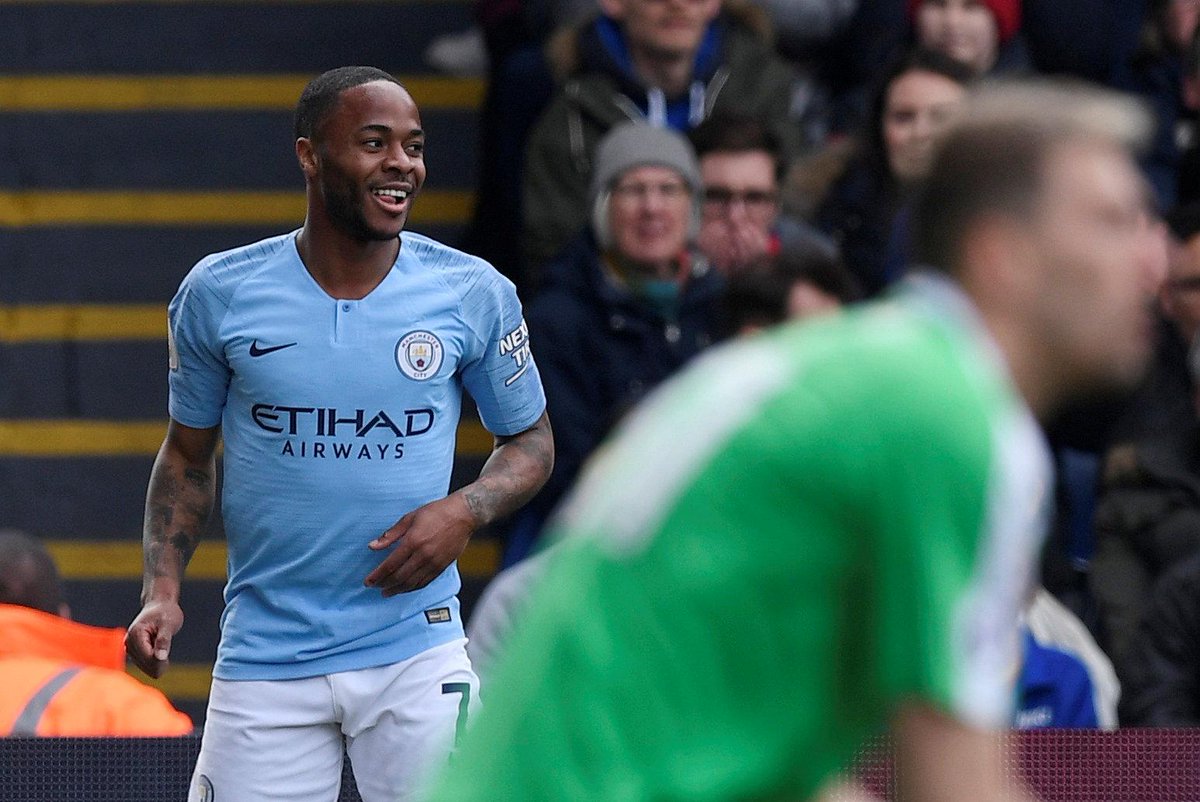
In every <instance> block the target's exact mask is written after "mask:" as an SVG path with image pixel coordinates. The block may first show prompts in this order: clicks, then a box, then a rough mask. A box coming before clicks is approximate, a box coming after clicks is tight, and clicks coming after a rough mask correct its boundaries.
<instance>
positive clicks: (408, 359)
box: [396, 331, 442, 381]
mask: <svg viewBox="0 0 1200 802" xmlns="http://www.w3.org/2000/svg"><path fill="white" fill-rule="evenodd" d="M396 364H397V365H398V366H399V368H400V372H401V373H403V374H404V375H405V376H407V377H408V378H410V379H416V380H417V381H425V380H426V379H429V378H432V377H433V376H434V375H436V374H437V372H438V368H440V367H441V366H442V341H441V340H439V339H438V338H437V337H436V336H435V335H434V334H433V333H432V332H429V331H410V332H409V333H408V334H405V335H404V336H403V337H401V338H400V342H398V343H396Z"/></svg>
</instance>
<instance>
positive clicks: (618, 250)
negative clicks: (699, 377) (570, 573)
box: [505, 123, 722, 564]
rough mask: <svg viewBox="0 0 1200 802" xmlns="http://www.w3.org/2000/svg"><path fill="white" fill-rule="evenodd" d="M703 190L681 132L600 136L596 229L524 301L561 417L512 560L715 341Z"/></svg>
mask: <svg viewBox="0 0 1200 802" xmlns="http://www.w3.org/2000/svg"><path fill="white" fill-rule="evenodd" d="M700 194H701V183H700V169H699V166H698V165H697V163H696V157H695V155H694V153H693V151H692V147H691V144H690V143H688V141H687V140H686V139H685V138H684V137H683V136H682V135H680V134H678V133H676V132H674V131H672V130H669V129H664V128H656V127H653V126H650V125H648V124H645V123H627V124H622V125H619V126H617V127H615V128H613V129H612V130H611V131H610V132H609V133H608V134H606V135H605V137H604V138H603V139H602V140H601V141H600V143H599V145H598V148H597V150H596V157H595V160H594V172H593V174H592V176H591V182H590V187H589V200H590V203H591V210H592V215H591V225H590V226H588V227H587V228H586V229H585V230H584V231H581V232H579V235H578V237H577V238H576V239H575V240H574V241H573V242H572V243H571V244H570V245H569V246H568V247H567V249H566V250H564V251H563V252H562V253H561V254H560V255H559V256H558V258H556V259H555V260H553V261H551V262H550V263H549V264H548V265H547V269H546V274H545V282H544V284H543V285H542V289H541V291H540V292H539V293H538V294H537V295H536V296H535V297H534V298H533V299H532V301H530V302H529V303H528V304H527V305H526V320H527V322H528V324H529V336H530V345H531V348H532V349H533V350H534V354H535V358H536V359H537V363H538V370H539V372H540V373H541V377H542V385H543V386H544V387H545V389H546V400H547V404H548V407H549V409H550V414H551V415H553V416H555V417H554V439H555V465H554V472H553V473H552V474H551V477H550V481H549V482H548V483H547V484H546V486H545V487H544V488H543V490H542V492H541V493H539V494H538V496H537V497H536V498H534V500H533V501H532V502H531V503H530V504H529V505H528V506H527V507H526V508H525V509H523V510H522V511H521V512H520V513H518V517H517V519H516V520H515V521H514V522H513V524H512V526H511V527H510V529H509V531H508V534H507V541H508V542H507V546H506V552H505V563H506V564H511V563H513V562H515V561H516V560H517V559H519V558H521V557H522V556H524V555H525V554H526V553H527V552H528V551H529V549H530V547H531V546H532V545H533V543H534V542H535V541H536V539H537V536H538V533H539V532H540V530H541V528H542V525H543V523H544V522H545V520H546V518H547V516H548V515H549V514H550V512H551V510H552V509H553V507H554V505H555V504H556V503H557V501H558V499H559V498H560V497H561V495H562V493H563V492H564V491H565V490H566V489H567V488H568V487H569V486H570V484H571V483H572V482H573V481H574V478H575V475H576V473H577V472H578V470H579V468H580V466H581V465H582V463H583V461H584V460H585V459H586V458H587V456H588V455H589V454H590V453H591V452H592V450H593V449H594V448H595V447H596V446H597V445H598V444H599V442H600V440H601V439H602V438H603V437H604V435H605V434H606V433H607V432H608V430H609V428H610V427H611V426H612V424H613V423H614V422H615V421H616V420H617V419H618V418H620V417H621V415H623V414H624V413H625V412H626V411H627V410H628V409H629V408H630V407H631V406H633V405H634V404H635V403H637V402H638V401H639V400H640V399H641V397H642V396H644V395H645V394H646V393H647V392H649V390H650V389H651V388H653V387H654V386H655V385H657V384H658V383H659V382H660V381H662V380H663V379H665V378H666V377H667V376H669V375H670V374H672V373H674V372H675V371H676V370H677V369H678V368H679V367H680V366H682V365H683V364H684V363H685V362H686V361H687V360H689V359H691V358H692V357H693V356H694V355H695V354H696V353H697V352H699V351H700V350H701V349H703V348H704V347H705V346H707V345H708V344H709V343H711V342H712V341H713V339H714V337H715V335H714V332H715V330H716V325H717V323H716V317H717V306H718V302H719V299H720V294H721V290H722V280H721V278H720V277H719V276H718V275H717V273H716V271H714V270H709V269H708V267H707V263H705V262H704V261H703V260H702V259H696V258H693V252H692V249H691V243H692V240H693V239H694V238H695V235H696V232H697V230H698V222H699V202H700Z"/></svg>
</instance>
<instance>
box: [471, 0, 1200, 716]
mask: <svg viewBox="0 0 1200 802" xmlns="http://www.w3.org/2000/svg"><path fill="white" fill-rule="evenodd" d="M478 8H479V12H480V13H479V17H478V18H479V21H480V26H481V29H482V32H483V41H485V42H486V45H487V54H486V55H487V59H486V61H487V63H488V65H489V66H488V77H489V82H488V98H487V101H486V108H485V110H484V120H483V125H482V138H481V142H480V164H481V174H482V182H481V185H480V188H479V198H478V206H477V210H476V215H475V218H474V220H473V222H472V226H471V229H470V232H469V235H468V242H467V247H468V248H469V249H474V250H475V251H476V252H478V253H479V254H480V255H482V256H484V257H485V258H488V259H490V260H492V261H493V262H494V263H495V264H496V266H497V267H498V268H499V269H500V270H501V272H503V273H505V274H506V275H508V276H509V277H510V278H511V279H512V280H513V281H514V282H515V283H516V284H517V286H518V289H519V291H520V294H521V296H522V299H523V301H524V303H525V305H526V309H527V313H528V318H529V323H530V331H531V342H532V343H533V347H534V353H535V355H536V358H537V360H538V363H539V365H540V366H541V369H542V371H543V377H544V379H545V383H546V392H547V397H548V403H549V409H550V413H551V418H552V420H553V422H554V428H555V433H556V440H557V443H558V454H559V464H558V466H557V467H556V469H555V477H554V479H552V480H551V482H550V483H549V484H548V485H547V488H546V490H545V491H543V494H542V496H541V497H539V498H538V499H535V501H534V502H533V504H532V505H530V507H529V508H527V509H526V510H525V511H524V512H523V513H521V514H520V515H519V516H518V517H517V518H516V519H515V520H514V521H512V522H510V524H509V527H508V530H507V533H506V534H507V545H506V560H505V563H506V565H512V564H514V563H516V562H518V561H519V560H520V559H521V558H523V557H524V556H526V555H527V554H529V553H530V552H531V551H533V550H535V549H536V548H537V547H538V544H539V533H540V530H541V527H542V525H543V524H544V523H545V521H546V520H547V518H548V517H549V516H550V515H551V514H552V511H553V509H554V507H555V504H556V502H557V501H558V500H559V499H560V498H561V496H562V494H563V493H564V492H565V490H566V489H567V488H568V487H569V486H570V484H571V482H572V481H573V479H574V477H575V475H576V474H577V472H578V470H579V468H580V466H581V465H582V464H583V462H584V461H585V460H586V458H587V457H588V455H589V454H590V453H591V452H592V451H593V450H594V449H595V448H596V447H597V446H598V444H599V443H600V442H601V440H602V439H603V437H604V435H605V433H606V432H607V431H608V430H609V429H610V428H611V426H612V425H613V423H614V422H615V420H616V419H617V418H618V417H620V416H621V415H622V414H623V413H624V412H625V411H626V410H627V409H628V408H629V407H630V406H631V405H632V404H633V403H635V402H636V401H637V400H638V399H639V398H640V397H641V396H643V395H644V394H645V393H647V392H648V391H649V390H650V389H652V388H653V387H654V386H655V385H656V384H657V383H659V382H660V381H662V380H663V379H665V378H666V377H667V376H668V375H669V374H670V373H672V372H674V371H675V370H677V369H678V368H679V367H681V366H682V365H683V364H684V363H685V362H687V361H688V360H690V359H691V358H692V357H693V356H694V355H696V354H697V353H698V352H699V351H701V350H702V349H704V348H705V347H707V346H708V345H709V344H710V343H715V342H717V341H719V340H720V339H722V338H724V337H729V336H736V335H741V334H745V333H747V332H752V331H754V330H757V329H759V328H762V327H765V326H768V325H772V324H774V323H776V322H778V321H780V320H782V319H784V318H787V317H796V316H803V315H807V314H810V313H813V312H818V311H825V310H828V309H836V308H840V307H842V306H843V305H845V304H853V303H855V302H857V301H859V300H862V299H871V298H875V297H878V296H881V295H883V294H885V293H887V292H888V290H889V288H890V287H891V286H892V285H893V284H895V282H897V281H898V280H899V279H900V278H902V277H903V276H904V274H905V273H906V272H907V271H908V270H910V269H911V266H910V257H909V253H908V239H909V232H908V219H909V215H910V211H909V210H910V206H911V204H912V202H913V200H914V198H915V197H916V195H917V193H919V191H920V183H921V178H922V175H923V171H924V170H925V169H927V167H928V164H929V159H930V154H931V152H932V148H933V145H934V142H935V141H936V138H937V136H938V133H939V131H940V130H942V129H943V128H944V127H945V126H946V125H947V124H948V122H949V121H951V120H952V119H953V117H954V114H955V111H956V108H957V107H958V105H959V104H960V103H961V102H962V101H963V99H964V98H965V97H966V96H967V94H968V93H969V92H971V91H972V87H973V86H974V85H975V84H976V83H977V82H979V81H987V80H992V79H998V78H999V79H1002V78H1005V77H1036V76H1038V75H1053V76H1059V77H1064V76H1065V77H1068V78H1071V79H1075V80H1078V81H1087V82H1092V83H1098V84H1103V85H1107V86H1109V87H1113V88H1116V89H1119V90H1122V91H1126V92H1129V93H1133V94H1135V95H1137V96H1139V97H1140V98H1141V99H1142V100H1143V101H1144V102H1145V103H1146V104H1147V106H1148V107H1149V108H1150V109H1151V111H1152V113H1153V115H1154V118H1155V120H1156V135H1155V138H1154V142H1153V145H1152V147H1151V148H1150V149H1149V150H1148V152H1146V153H1145V154H1144V155H1143V159H1142V167H1143V170H1144V175H1145V179H1146V188H1147V195H1148V197H1149V203H1148V206H1149V208H1150V209H1151V210H1152V212H1151V216H1150V217H1149V218H1148V219H1147V221H1146V227H1147V236H1155V237H1163V238H1164V240H1165V239H1167V237H1166V236H1165V235H1164V231H1163V226H1162V225H1161V224H1160V223H1159V221H1158V220H1157V219H1153V218H1154V217H1155V216H1156V215H1157V216H1161V218H1162V219H1164V220H1166V221H1168V222H1169V223H1170V231H1169V235H1170V236H1169V240H1170V243H1171V245H1170V249H1169V253H1164V255H1163V261H1164V262H1165V263H1167V266H1169V273H1168V275H1166V276H1165V278H1164V281H1163V283H1162V287H1161V290H1160V293H1159V298H1160V313H1161V315H1160V318H1161V326H1160V331H1159V338H1158V347H1157V355H1156V358H1155V360H1154V363H1153V365H1152V367H1151V369H1150V371H1149V374H1148V376H1147V378H1146V380H1145V382H1144V383H1143V386H1142V387H1141V388H1140V389H1139V390H1138V391H1137V392H1136V393H1135V394H1134V395H1133V396H1132V397H1126V398H1108V399H1100V400H1099V401H1098V402H1097V405H1096V407H1094V408H1092V407H1089V408H1088V409H1086V410H1079V411H1077V412H1076V413H1075V414H1074V415H1070V414H1068V415H1067V416H1065V419H1064V420H1058V421H1053V422H1048V426H1049V429H1048V432H1047V434H1048V436H1049V438H1050V441H1051V444H1052V445H1053V446H1054V448H1055V453H1056V455H1057V457H1058V461H1059V467H1060V478H1059V480H1058V481H1059V487H1058V488H1057V501H1058V515H1057V516H1056V523H1055V526H1054V528H1053V533H1052V537H1051V538H1050V539H1049V541H1048V545H1047V555H1046V560H1045V565H1046V566H1047V567H1046V574H1045V576H1044V578H1043V581H1044V584H1045V585H1046V588H1048V590H1049V591H1050V593H1052V594H1053V595H1054V596H1055V597H1057V598H1058V599H1059V600H1061V601H1062V602H1063V603H1065V606H1062V605H1060V606H1061V608H1062V609H1061V612H1063V613H1064V614H1065V616H1067V617H1074V618H1075V619H1076V621H1077V622H1078V621H1082V622H1083V624H1086V628H1083V627H1082V625H1081V626H1080V628H1079V631H1082V632H1083V633H1084V634H1085V635H1087V636H1088V637H1094V641H1091V642H1088V643H1084V640H1085V639H1082V638H1078V637H1075V636H1074V635H1075V634H1077V632H1076V630H1075V629H1071V632H1072V633H1073V635H1072V637H1071V638H1069V639H1068V640H1069V643H1068V644H1067V646H1065V647H1063V649H1061V650H1059V651H1065V652H1066V653H1068V654H1070V655H1074V657H1073V658H1071V659H1070V660H1067V661H1066V662H1064V661H1063V660H1061V659H1060V657H1061V655H1060V654H1059V652H1055V656H1052V658H1051V659H1049V660H1046V659H1045V658H1046V655H1047V654H1049V652H1047V651H1046V650H1047V649H1049V650H1051V651H1053V650H1056V649H1059V647H1060V646H1062V644H1058V643H1057V642H1054V639H1053V638H1050V639H1049V640H1047V638H1046V637H1044V631H1043V632H1042V633H1041V634H1040V635H1039V633H1038V632H1037V631H1033V630H1029V631H1027V633H1026V637H1027V639H1028V648H1029V652H1030V655H1031V662H1030V664H1029V665H1028V666H1026V669H1027V670H1029V671H1031V672H1035V673H1034V674H1030V675H1029V677H1028V679H1029V680H1030V681H1031V682H1035V681H1036V682H1041V681H1043V680H1044V679H1045V676H1046V674H1045V671H1046V670H1048V669H1047V668H1046V667H1047V666H1057V667H1059V668H1062V667H1063V666H1067V668H1063V671H1065V672H1066V673H1065V674H1064V676H1067V675H1068V674H1070V673H1071V672H1074V673H1075V674H1076V675H1078V674H1079V673H1080V672H1083V675H1084V676H1086V677H1087V678H1088V679H1087V681H1088V686H1087V687H1090V688H1093V690H1094V689H1095V688H1097V687H1100V688H1102V689H1103V690H1102V691H1095V692H1094V693H1093V694H1092V696H1093V697H1095V699H1094V701H1095V704H1094V705H1087V706H1085V707H1086V708H1087V712H1086V714H1085V713H1082V712H1079V711H1082V710H1083V708H1081V707H1079V706H1078V704H1077V702H1078V699H1080V698H1082V696H1081V695H1080V694H1079V693H1075V697H1074V698H1075V699H1076V702H1072V703H1070V704H1069V705H1067V707H1071V706H1072V705H1074V707H1073V708H1072V709H1076V708H1077V709H1076V712H1077V713H1078V715H1068V714H1063V712H1062V710H1058V711H1057V712H1055V713H1054V714H1053V715H1051V714H1050V713H1047V712H1046V710H1044V709H1042V707H1039V704H1037V703H1036V700H1037V699H1038V698H1042V697H1039V696H1037V694H1036V693H1035V694H1034V696H1033V697H1031V699H1033V701H1029V700H1026V701H1028V702H1029V704H1028V705H1026V706H1025V708H1023V709H1024V711H1025V712H1024V713H1023V714H1022V715H1023V717H1022V718H1020V720H1019V721H1018V722H1017V723H1021V722H1024V723H1025V724H1027V725H1031V726H1034V725H1037V722H1051V721H1053V722H1056V723H1059V724H1061V723H1063V722H1065V721H1075V722H1077V723H1078V722H1084V723H1095V724H1099V725H1104V726H1112V725H1114V724H1115V723H1116V721H1115V715H1114V713H1113V709H1114V708H1115V696H1116V691H1115V690H1114V689H1113V688H1114V686H1115V684H1116V683H1115V681H1110V680H1111V676H1112V673H1113V672H1112V669H1111V668H1109V667H1108V664H1107V662H1106V661H1107V659H1108V658H1111V659H1112V661H1113V663H1114V664H1115V667H1116V671H1115V673H1116V676H1118V677H1119V678H1120V680H1121V683H1122V684H1127V683H1134V684H1136V685H1137V687H1138V688H1141V687H1143V686H1145V685H1146V684H1147V683H1149V684H1150V685H1153V684H1154V680H1153V678H1152V677H1151V678H1149V679H1148V678H1147V677H1148V676H1149V673H1148V669H1147V665H1151V666H1153V665H1158V666H1162V665H1164V664H1165V663H1166V662H1167V661H1166V660H1165V659H1164V658H1163V657H1162V656H1161V651H1162V648H1163V646H1162V644H1163V642H1164V640H1163V639H1164V638H1165V637H1166V636H1165V635H1163V632H1164V630H1165V629H1166V628H1167V624H1166V623H1164V621H1163V619H1164V617H1166V613H1164V612H1163V609H1162V608H1163V607H1164V605H1167V604H1169V603H1170V600H1173V599H1174V600H1177V599H1178V598H1180V597H1181V596H1184V597H1186V596H1187V592H1186V591H1187V588H1188V587H1191V586H1193V585H1192V584H1189V583H1195V582H1197V581H1200V579H1198V577H1200V562H1197V561H1196V560H1190V561H1189V560H1188V559H1187V558H1189V557H1191V556H1193V555H1195V554H1198V553H1200V549H1197V544H1198V543H1200V535H1198V534H1197V533H1198V532H1200V490H1197V488H1200V460H1197V459H1196V455H1195V454H1193V453H1192V452H1194V451H1195V449H1196V443H1197V442H1200V441H1197V439H1196V438H1197V435H1196V427H1197V425H1198V424H1197V416H1196V412H1195V409H1196V401H1195V398H1194V390H1193V388H1194V387H1195V384H1196V382H1195V378H1194V376H1195V373H1194V372H1189V370H1188V361H1187V355H1188V352H1189V348H1191V346H1192V344H1193V342H1194V340H1195V339H1196V332H1197V328H1200V312H1197V311H1196V309H1197V308H1200V307H1198V304H1200V302H1198V301H1197V300H1196V298H1197V297H1200V258H1197V256H1196V254H1197V253H1200V246H1198V245H1197V244H1196V243H1197V242H1200V235H1198V232H1200V206H1197V205H1196V204H1197V203H1198V202H1200V134H1198V133H1197V131H1198V128H1197V119H1198V118H1200V37H1198V36H1197V27H1198V21H1200V2H1196V0H1116V1H1115V2H1114V1H1113V0H1024V1H1023V2H1022V0H872V2H857V1H856V0H600V2H599V4H598V5H595V6H592V5H591V4H589V3H581V2H553V0H479V3H478ZM650 244H653V245H654V247H658V248H665V249H666V250H664V251H661V252H659V253H657V254H656V255H654V256H653V257H650V256H648V255H647V253H648V252H647V251H646V248H648V247H650ZM1131 269H1132V267H1131ZM1193 351H1194V349H1193ZM1189 565H1190V567H1189ZM1160 576H1170V577H1172V580H1171V581H1172V582H1173V585H1171V587H1169V588H1166V589H1162V588H1157V584H1158V583H1157V580H1158V579H1159V578H1160ZM1164 581H1166V580H1164ZM1156 588H1157V589H1156ZM1042 592H1043V593H1045V591H1042ZM1192 595H1194V594H1192ZM484 606H485V607H486V605H484ZM1041 606H1042V607H1045V604H1044V603H1043V604H1042V605H1041ZM1191 606H1192V607H1196V608H1197V609H1200V606H1198V605H1197V604H1196V603H1195V602H1192V603H1191ZM1149 610H1153V611H1155V615H1156V616H1157V617H1156V618H1155V619H1154V620H1151V621H1148V622H1147V621H1146V620H1145V619H1146V616H1147V615H1148V613H1147V611H1149ZM1058 612H1059V610H1058V608H1056V609H1055V615H1056V616H1057V615H1058ZM1175 612H1176V613H1178V610H1175ZM1179 618H1180V615H1175V616H1174V619H1176V620H1174V621H1173V622H1172V624H1173V625H1179V622H1178V619H1179ZM1072 626H1073V625H1072ZM1144 627H1148V630H1147V631H1145V632H1143V628H1144ZM1173 637H1175V638H1176V640H1178V639H1179V637H1181V636H1180V635H1179V634H1178V633H1176V635H1174V636H1173ZM1081 643H1083V646H1082V647H1081V646H1080V644H1081ZM1096 643H1098V644H1099V647H1100V648H1097V647H1096ZM1154 649H1157V650H1158V651H1153V650H1154ZM1081 650H1082V652H1084V653H1086V656H1087V659H1086V660H1081V659H1078V658H1079V652H1080V651H1081ZM1033 656H1038V660H1039V661H1040V662H1039V663H1038V665H1037V666H1035V665H1034V664H1033V662H1032V660H1033ZM1068 663H1069V664H1070V665H1069V666H1068ZM1071 666H1073V667H1071ZM1039 671H1040V672H1042V673H1040V674H1038V673H1036V672H1039ZM1188 671H1190V674H1189V676H1190V675H1196V676H1200V674H1197V672H1196V671H1194V670H1191V669H1188ZM1064 682H1066V683H1067V685H1070V684H1071V683H1070V682H1069V681H1067V680H1064ZM1166 682H1167V680H1163V683H1166ZM1191 684H1197V683H1194V682H1193V683H1191ZM1179 685H1180V683H1175V684H1174V685H1173V686H1172V687H1173V688H1177V687H1178V686H1179ZM1043 690H1044V689H1043ZM1183 692H1184V691H1183V690H1179V691H1178V693H1183ZM1186 692H1187V693H1189V694H1191V696H1192V701H1191V702H1190V703H1189V705H1188V706H1187V707H1188V709H1200V690H1195V689H1192V688H1190V687H1189V688H1188V689H1187V691H1186ZM1038 693H1041V691H1038ZM1138 693H1139V695H1140V696H1139V698H1144V697H1145V696H1146V694H1145V693H1144V692H1142V691H1140V690H1139V691H1138ZM1051 696H1053V694H1051ZM1035 697H1036V698H1035ZM1101 697H1103V698H1101ZM1022 704H1024V702H1023V703H1022ZM1135 707H1136V708H1137V709H1138V710H1140V711H1143V712H1133V711H1134V709H1135ZM1159 707H1160V708H1161V707H1162V705H1159ZM1180 707H1181V706H1180V705H1176V708H1180ZM1146 709H1148V703H1145V704H1143V703H1141V702H1138V703H1137V704H1133V703H1130V704H1123V705H1122V708H1121V710H1122V715H1123V716H1125V715H1128V716H1129V717H1130V718H1129V721H1130V722H1143V721H1153V722H1156V723H1164V722H1169V721H1172V720H1182V719H1169V718H1168V717H1166V716H1165V715H1158V714H1151V713H1148V712H1144V711H1145V710H1146ZM1031 710H1032V711H1034V712H1030V711H1031Z"/></svg>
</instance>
